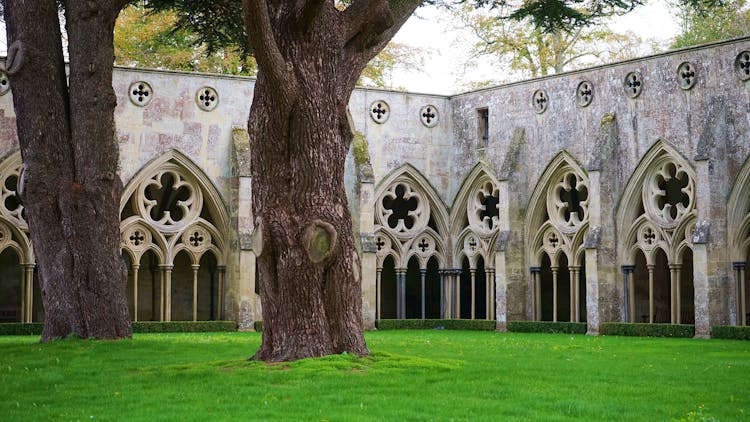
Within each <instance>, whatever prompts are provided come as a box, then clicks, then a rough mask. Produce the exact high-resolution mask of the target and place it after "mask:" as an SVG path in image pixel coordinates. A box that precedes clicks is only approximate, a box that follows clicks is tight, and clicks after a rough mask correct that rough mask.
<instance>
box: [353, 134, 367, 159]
mask: <svg viewBox="0 0 750 422" xmlns="http://www.w3.org/2000/svg"><path fill="white" fill-rule="evenodd" d="M367 148H368V146H367V138H365V135H363V134H362V133H360V132H354V139H353V140H352V154H354V162H355V163H356V164H357V165H360V164H365V163H369V162H370V151H369V150H368V149H367Z"/></svg>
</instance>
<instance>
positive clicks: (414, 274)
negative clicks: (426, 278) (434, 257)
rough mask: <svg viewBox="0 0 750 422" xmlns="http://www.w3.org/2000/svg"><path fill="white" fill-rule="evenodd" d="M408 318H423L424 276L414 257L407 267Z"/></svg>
mask: <svg viewBox="0 0 750 422" xmlns="http://www.w3.org/2000/svg"><path fill="white" fill-rule="evenodd" d="M406 318H407V319H415V318H416V319H419V318H422V274H421V272H420V269H419V260H418V259H417V257H414V256H413V257H411V259H409V263H408V264H407V266H406Z"/></svg>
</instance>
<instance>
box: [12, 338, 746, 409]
mask: <svg viewBox="0 0 750 422" xmlns="http://www.w3.org/2000/svg"><path fill="white" fill-rule="evenodd" d="M367 341H368V345H369V346H370V349H371V351H372V352H373V353H372V356H371V357H368V358H356V357H353V356H346V355H344V356H333V357H327V358H322V359H306V360H302V361H299V362H294V363H290V364H276V365H268V364H265V363H261V362H249V361H247V360H246V358H247V357H249V356H250V355H252V353H253V352H254V351H255V350H256V349H257V347H258V346H259V344H260V336H259V334H257V333H180V334H138V335H135V336H134V338H133V340H127V341H117V342H92V341H81V340H63V341H58V342H53V343H48V344H39V343H38V338H37V337H3V338H0V420H29V419H33V420H45V419H52V420H149V421H152V420H206V419H212V420H268V419H274V420H278V419H284V420H313V421H315V420H317V421H320V420H332V421H341V420H346V421H349V420H545V421H547V420H549V421H551V420H565V419H568V420H571V419H576V420H580V419H588V420H613V419H615V420H649V421H653V420H673V419H676V420H681V419H682V420H712V419H711V418H717V419H718V420H742V419H745V420H747V419H748V417H750V416H748V415H750V394H748V391H749V390H750V342H742V341H732V340H695V339H654V338H632V337H631V338H628V337H606V336H601V337H589V336H582V335H561V334H523V333H493V332H462V331H427V330H425V331H412V330H409V331H382V332H370V333H367Z"/></svg>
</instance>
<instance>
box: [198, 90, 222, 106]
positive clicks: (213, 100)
mask: <svg viewBox="0 0 750 422" xmlns="http://www.w3.org/2000/svg"><path fill="white" fill-rule="evenodd" d="M195 102H196V103H197V104H198V107H199V108H200V109H201V110H204V111H211V110H213V109H215V108H216V106H217V105H218V104H219V94H218V93H216V90H215V89H213V88H211V87H210V86H204V87H203V88H201V89H199V90H198V92H196V93H195Z"/></svg>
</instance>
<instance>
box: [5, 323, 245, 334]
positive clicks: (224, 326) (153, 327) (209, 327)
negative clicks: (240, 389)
mask: <svg viewBox="0 0 750 422" xmlns="http://www.w3.org/2000/svg"><path fill="white" fill-rule="evenodd" d="M43 329H44V324H43V323H41V322H33V323H20V322H19V323H15V322H14V323H2V324H0V336H24V335H34V336H38V335H41V334H42V330H43ZM221 331H237V323H236V322H234V321H195V322H194V321H171V322H157V321H139V322H134V323H133V332H134V333H207V332H221Z"/></svg>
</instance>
